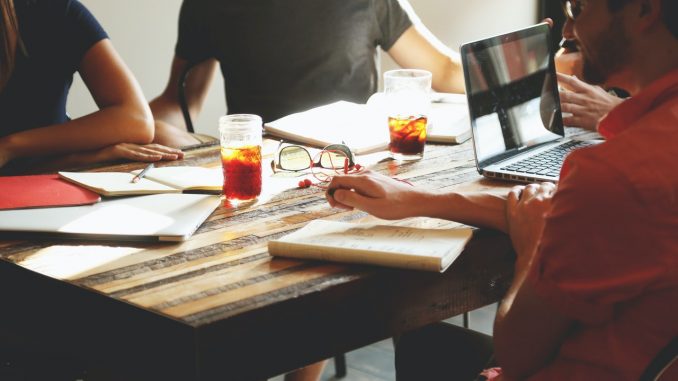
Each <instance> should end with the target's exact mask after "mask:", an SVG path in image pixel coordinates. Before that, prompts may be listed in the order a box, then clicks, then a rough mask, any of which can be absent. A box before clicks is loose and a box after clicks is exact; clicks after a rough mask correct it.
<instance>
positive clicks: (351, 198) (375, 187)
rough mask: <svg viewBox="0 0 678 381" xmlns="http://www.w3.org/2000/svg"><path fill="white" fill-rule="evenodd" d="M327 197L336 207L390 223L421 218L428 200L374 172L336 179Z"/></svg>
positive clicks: (405, 185)
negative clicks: (370, 215) (403, 219)
mask: <svg viewBox="0 0 678 381" xmlns="http://www.w3.org/2000/svg"><path fill="white" fill-rule="evenodd" d="M326 197H327V201H329V203H330V205H331V206H332V207H338V208H344V209H349V210H351V209H354V208H355V209H360V210H363V211H365V212H367V213H370V214H372V215H374V216H375V217H379V218H383V219H387V220H397V219H401V218H407V217H413V216H415V215H417V214H416V210H417V206H418V205H421V203H422V202H424V198H425V196H424V194H423V193H421V192H419V191H417V190H416V188H414V187H413V186H411V185H409V184H408V183H405V182H403V181H399V180H395V179H392V178H390V177H386V176H383V175H380V174H378V173H376V172H372V171H365V172H362V173H360V174H357V175H345V176H342V175H337V176H334V178H333V179H332V181H331V182H330V184H329V186H328V191H327V195H326Z"/></svg>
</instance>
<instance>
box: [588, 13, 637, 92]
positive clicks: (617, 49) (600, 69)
mask: <svg viewBox="0 0 678 381" xmlns="http://www.w3.org/2000/svg"><path fill="white" fill-rule="evenodd" d="M627 48H628V38H627V36H626V31H625V30H624V28H623V27H622V23H621V21H620V20H617V18H616V17H615V18H613V19H612V22H611V23H610V28H608V29H607V30H606V31H605V32H604V33H602V34H600V35H599V36H598V37H597V38H596V39H595V40H593V41H592V43H591V44H590V45H589V50H588V51H586V50H583V49H582V75H583V77H584V80H585V81H586V82H588V83H591V84H597V85H602V84H605V82H606V81H607V80H608V78H609V77H610V75H611V74H614V73H615V72H616V71H618V70H619V69H620V68H621V67H623V66H624V64H625V63H626V60H627V59H628V55H627V50H628V49H627Z"/></svg>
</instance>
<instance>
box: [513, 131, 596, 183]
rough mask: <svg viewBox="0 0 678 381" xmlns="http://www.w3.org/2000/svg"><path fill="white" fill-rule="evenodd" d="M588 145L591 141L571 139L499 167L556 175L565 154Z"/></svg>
mask: <svg viewBox="0 0 678 381" xmlns="http://www.w3.org/2000/svg"><path fill="white" fill-rule="evenodd" d="M589 145H591V142H587V141H581V140H571V141H569V142H567V143H565V144H561V145H559V146H555V147H553V148H551V149H549V150H546V151H544V152H541V153H539V154H537V155H534V156H531V157H528V158H526V159H523V160H520V161H518V162H515V163H513V164H511V165H509V166H506V167H503V168H501V169H503V170H505V171H513V172H519V173H526V174H529V175H541V176H552V177H558V176H559V175H560V167H562V166H563V161H564V160H565V156H567V154H569V153H570V152H572V151H573V150H575V149H577V148H581V147H586V146H589Z"/></svg>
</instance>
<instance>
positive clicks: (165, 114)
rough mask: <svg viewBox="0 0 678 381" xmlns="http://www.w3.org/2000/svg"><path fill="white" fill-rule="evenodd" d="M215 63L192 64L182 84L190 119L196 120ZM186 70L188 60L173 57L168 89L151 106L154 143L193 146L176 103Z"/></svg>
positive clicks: (214, 69)
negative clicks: (153, 123)
mask: <svg viewBox="0 0 678 381" xmlns="http://www.w3.org/2000/svg"><path fill="white" fill-rule="evenodd" d="M217 66H218V65H217V61H216V60H213V59H211V60H207V61H204V62H201V63H199V64H197V65H195V66H194V67H193V68H192V69H191V71H190V73H189V75H188V77H187V78H186V81H185V96H186V102H187V105H188V109H189V113H190V114H191V119H192V120H196V119H197V117H198V115H199V114H200V110H201V109H202V105H203V103H204V101H205V97H206V96H207V93H208V91H209V87H210V84H211V83H212V79H213V78H214V74H215V73H216V69H217ZM188 67H189V63H188V61H186V60H184V59H181V58H179V57H174V60H173V61H172V68H171V70H170V78H169V81H168V82H167V87H166V88H165V90H164V91H163V92H162V94H160V95H159V96H158V97H157V98H155V99H153V100H152V101H151V103H150V106H151V110H152V112H153V117H154V118H155V122H156V126H155V128H156V138H155V142H156V143H160V144H165V145H169V146H173V147H179V146H182V145H188V144H192V143H195V139H193V138H191V137H190V135H188V133H187V132H186V123H185V122H184V116H183V114H182V112H181V106H180V104H179V81H180V79H181V75H182V73H183V72H184V71H185V70H186V69H187V68H188Z"/></svg>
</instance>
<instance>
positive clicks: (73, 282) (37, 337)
mask: <svg viewBox="0 0 678 381" xmlns="http://www.w3.org/2000/svg"><path fill="white" fill-rule="evenodd" d="M269 154H270V153H269ZM218 160H219V157H218V147H216V146H213V147H203V148H200V149H198V150H195V151H190V152H187V154H186V158H185V159H184V160H183V161H180V162H170V163H162V164H160V165H202V166H214V165H218V163H219V161H218ZM358 162H360V158H359V159H358ZM264 164H265V165H267V163H264ZM140 167H143V164H139V163H131V164H119V165H114V166H109V167H104V168H96V169H95V170H97V171H104V170H116V171H130V170H133V169H137V168H140ZM370 167H371V168H372V169H374V170H376V171H380V172H383V173H387V174H390V175H391V176H394V177H397V178H401V179H407V180H408V181H410V182H412V183H413V184H415V185H416V186H422V187H429V188H437V189H454V188H460V189H466V190H489V191H499V192H504V191H505V190H506V189H508V188H509V187H510V185H511V184H506V183H496V182H491V181H487V180H482V179H481V178H480V176H479V175H478V173H477V171H476V169H475V165H474V162H473V160H472V147H471V145H470V144H469V143H466V144H463V145H460V146H441V145H429V146H428V147H427V149H426V154H425V158H424V159H423V160H421V161H417V162H411V163H407V164H404V165H400V166H395V165H394V163H393V162H390V161H381V162H377V163H375V164H373V165H371V166H370ZM318 218H326V219H336V220H341V221H354V220H373V218H372V217H369V216H367V215H366V214H365V213H362V212H358V211H344V210H339V209H332V208H330V207H329V206H328V204H327V202H326V200H325V198H324V191H323V190H322V189H319V188H316V187H311V188H308V189H296V188H294V187H292V188H287V189H279V190H278V189H276V191H275V192H271V194H269V195H267V197H266V198H265V199H264V200H262V201H260V202H258V203H255V204H254V205H252V206H250V207H247V208H242V209H232V208H227V207H223V208H219V209H217V210H216V211H215V213H214V214H213V215H212V216H211V217H210V218H209V219H208V220H207V221H206V222H205V223H204V224H203V225H202V226H201V227H200V229H198V231H197V232H196V234H195V235H194V236H193V237H192V239H190V240H189V241H187V242H183V243H178V244H172V243H170V244H157V243H155V244H141V243H124V242H87V241H77V242H59V241H53V240H40V239H31V240H16V239H12V237H7V238H8V239H7V240H2V241H0V279H3V280H0V282H4V283H7V282H10V280H11V282H12V284H11V285H9V284H2V285H0V286H3V287H7V289H11V290H12V291H11V292H12V293H13V296H12V297H11V298H10V297H3V298H2V303H3V306H4V308H8V309H9V310H11V311H13V313H14V314H15V315H13V317H7V315H6V314H5V313H0V319H2V320H0V321H2V323H3V324H0V335H2V334H3V330H5V329H6V327H8V325H11V326H12V327H14V328H13V329H14V330H15V331H16V332H21V333H22V334H21V335H19V336H21V340H25V341H26V342H31V343H38V344H39V345H43V346H44V347H45V348H50V347H53V348H55V349H58V350H59V351H61V352H63V353H69V354H72V355H73V356H77V357H80V358H83V359H85V360H87V361H93V362H95V363H101V364H103V365H102V366H106V367H111V368H112V369H116V371H118V372H120V373H121V374H122V375H124V377H125V379H136V378H143V379H158V377H161V376H162V379H178V378H177V377H179V375H180V376H181V377H182V378H181V379H200V380H203V379H204V380H208V379H252V378H265V377H269V376H273V375H275V374H277V373H280V372H283V371H287V370H290V369H293V368H295V367H298V366H302V365H304V364H307V363H309V362H311V361H315V360H319V359H321V358H324V357H327V356H331V355H332V354H334V353H337V352H341V351H346V350H350V349H354V348H356V347H359V346H361V345H365V344H368V343H370V342H374V341H378V340H381V339H383V338H385V337H388V336H391V335H394V334H397V333H399V332H403V331H404V330H407V329H412V328H415V327H419V326H421V325H424V324H428V323H432V322H434V321H438V320H441V319H444V318H447V317H450V316H452V315H455V314H458V313H461V312H464V311H468V310H470V309H474V308H478V307H481V306H483V305H486V304H489V303H492V302H495V301H496V300H498V299H499V298H500V297H501V295H502V294H503V292H504V291H505V289H506V287H507V286H508V284H509V282H510V279H511V275H512V265H511V264H512V261H513V255H512V250H511V248H510V243H509V241H508V240H507V238H506V237H505V236H503V235H502V234H498V233H495V232H483V231H478V232H476V233H477V234H476V237H475V238H474V239H473V241H472V242H471V243H470V244H469V246H468V248H467V250H466V251H465V253H464V254H462V256H461V257H460V258H459V259H458V261H457V262H455V264H453V266H452V267H451V268H450V270H448V272H447V273H445V274H443V275H440V274H422V273H419V272H414V271H400V270H398V271H396V270H391V269H382V268H375V267H368V266H348V265H336V264H328V263H322V262H310V261H293V260H283V259H273V258H271V257H270V256H269V255H268V252H267V250H266V244H267V242H268V241H269V240H270V239H273V238H276V237H280V236H281V235H284V234H287V233H289V232H292V231H294V230H296V229H299V228H301V227H302V226H304V225H305V224H306V223H308V222H309V221H312V220H314V219H318ZM398 223H400V224H409V225H416V226H427V227H435V226H439V227H454V226H459V224H457V223H454V222H450V221H441V220H431V219H412V220H407V221H401V222H398ZM29 299H30V300H31V301H32V302H31V303H28V300H29ZM27 316H29V317H27ZM83 319H88V320H87V321H85V322H83ZM123 322H124V324H123ZM56 324H59V326H55V325H56ZM83 324H84V326H85V327H87V328H86V329H84V328H82V326H83ZM36 325H39V326H40V329H36V328H35V326H36ZM16 332H15V333H16ZM5 333H6V332H5ZM321 337H322V338H323V339H322V340H321V339H320V338H321ZM55 343H60V344H59V345H55ZM169 343H173V344H169ZM172 345H174V346H180V348H179V347H173V346H172ZM142 350H143V356H144V361H141V360H140V359H139V358H133V356H142V353H141V351H142ZM168 359H169V360H171V361H169V362H168V361H167V360H168ZM160 364H162V366H161V365H160ZM144 377H145V378H144Z"/></svg>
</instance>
